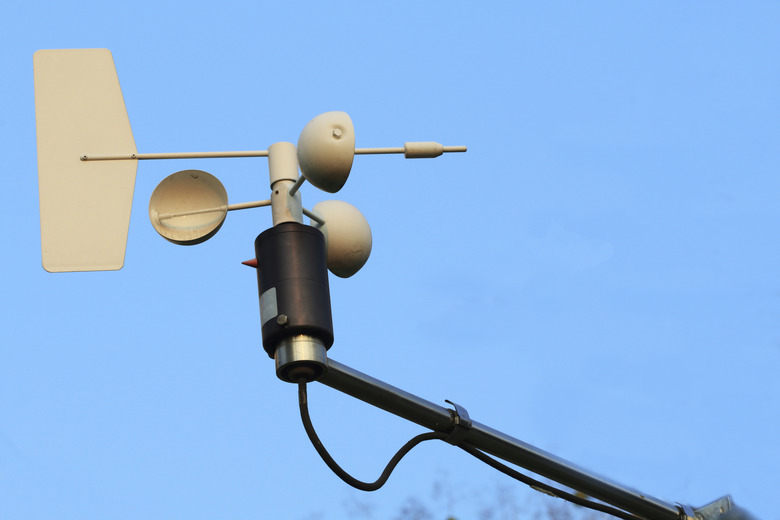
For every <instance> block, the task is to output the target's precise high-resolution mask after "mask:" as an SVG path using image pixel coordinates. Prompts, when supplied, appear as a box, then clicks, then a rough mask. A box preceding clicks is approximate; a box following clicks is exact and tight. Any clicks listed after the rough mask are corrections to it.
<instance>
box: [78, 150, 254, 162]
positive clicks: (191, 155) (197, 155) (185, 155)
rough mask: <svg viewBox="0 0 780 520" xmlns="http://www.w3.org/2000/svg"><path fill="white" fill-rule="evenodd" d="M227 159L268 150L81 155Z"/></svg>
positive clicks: (87, 157)
mask: <svg viewBox="0 0 780 520" xmlns="http://www.w3.org/2000/svg"><path fill="white" fill-rule="evenodd" d="M227 157H268V150H252V151H244V152H183V153H132V154H124V155H82V156H81V160H82V161H132V160H138V161H143V160H150V159H221V158H227Z"/></svg>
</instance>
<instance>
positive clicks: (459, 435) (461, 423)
mask: <svg viewBox="0 0 780 520" xmlns="http://www.w3.org/2000/svg"><path fill="white" fill-rule="evenodd" d="M444 401H445V402H447V403H450V404H451V405H452V406H454V407H455V409H454V410H450V409H449V408H448V410H449V412H450V415H451V416H452V424H453V427H452V431H451V432H449V434H448V435H447V438H446V439H444V441H445V442H448V443H450V444H452V445H453V446H458V445H459V444H460V443H461V442H463V440H464V439H465V438H466V436H467V435H468V433H469V430H470V429H471V418H469V413H468V412H467V411H466V409H465V408H463V407H462V406H460V405H459V404H456V403H453V402H452V401H450V400H449V399H445V400H444Z"/></svg>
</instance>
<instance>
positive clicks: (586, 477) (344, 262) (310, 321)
mask: <svg viewBox="0 0 780 520" xmlns="http://www.w3.org/2000/svg"><path fill="white" fill-rule="evenodd" d="M34 72H35V110H36V126H37V144H38V178H39V197H40V220H41V250H42V263H43V267H44V269H46V270H47V271H49V272H53V273H57V272H72V271H107V270H117V269H121V268H122V266H123V265H124V257H125V249H126V244H127V235H128V230H129V223H130V210H131V206H132V200H133V189H134V185H135V176H136V171H137V167H138V162H139V161H144V160H165V159H185V158H186V159H199V158H204V159H206V158H208V159H228V158H232V157H258V158H266V159H267V161H268V172H269V189H270V196H269V198H267V199H264V200H257V201H251V202H240V203H229V202H228V194H227V191H226V189H225V187H224V186H223V185H222V183H221V182H220V181H219V180H218V179H217V178H216V177H214V176H213V175H211V174H209V173H207V172H205V171H201V170H192V169H190V170H184V171H179V172H176V173H173V174H172V175H170V176H168V177H167V178H165V179H163V180H162V182H160V183H159V185H158V186H157V188H155V189H154V191H153V193H152V195H151V199H150V201H149V219H150V220H151V223H152V226H153V227H154V229H155V230H156V231H157V233H159V234H160V235H161V236H162V237H163V238H165V239H166V240H168V241H170V242H172V243H174V244H177V245H195V244H199V243H202V242H204V241H206V240H208V239H209V238H211V237H213V236H214V235H215V234H216V233H217V232H218V231H219V230H220V228H221V227H222V225H223V224H224V222H225V218H226V215H227V213H228V212H229V211H237V210H244V209H251V208H261V207H268V208H270V211H271V213H272V218H273V225H272V227H270V228H269V229H266V230H263V231H262V232H260V233H259V235H257V237H256V239H255V241H254V248H255V254H256V258H255V259H253V260H248V261H246V262H245V263H246V264H247V265H249V266H251V267H254V268H256V269H257V283H258V293H259V307H260V321H261V330H262V344H263V349H264V350H265V352H267V354H268V356H269V357H270V358H271V359H273V360H274V363H275V370H276V375H277V377H278V378H279V379H281V380H282V381H284V382H287V383H293V384H295V385H297V387H298V395H299V405H300V414H301V419H302V422H303V425H304V428H305V430H306V433H307V435H308V436H309V438H310V440H311V441H312V444H313V445H314V447H315V449H316V451H317V452H318V453H319V455H320V456H321V457H322V459H323V460H324V461H325V463H326V464H327V465H328V466H329V467H330V468H331V469H332V470H333V471H334V472H335V473H336V474H337V475H338V476H339V477H340V478H341V479H342V480H344V481H345V482H346V483H348V484H349V485H351V486H354V487H356V488H358V489H362V490H365V491H372V490H376V489H379V488H380V487H381V486H382V485H383V484H384V483H385V482H386V481H387V479H388V478H389V476H390V474H391V472H392V471H393V469H394V468H395V466H396V465H397V464H398V463H399V461H400V460H401V458H402V457H403V456H404V455H405V454H406V453H408V452H409V451H410V450H411V449H412V448H413V447H414V446H416V445H417V444H419V443H421V442H424V441H428V440H441V441H444V442H447V443H449V444H451V445H453V446H457V447H459V448H461V449H462V450H464V451H465V452H467V453H469V454H470V455H472V456H474V457H476V458H478V459H479V460H481V461H483V462H485V463H486V464H488V465H490V466H492V467H493V468H495V469H497V470H499V471H501V472H503V473H504V474H506V475H508V476H509V477H511V478H514V479H516V480H518V481H520V482H523V483H525V484H527V485H530V486H532V487H533V488H535V489H537V490H540V491H543V492H545V493H548V494H551V495H553V496H556V497H559V498H562V499H564V500H568V501H571V502H574V503H576V504H579V505H581V506H584V507H588V508H591V509H595V510H598V511H601V512H604V513H607V514H610V515H613V516H616V517H619V518H624V519H627V520H640V519H645V520H693V519H698V520H709V519H717V518H724V519H725V518H750V516H749V515H748V513H746V512H745V511H744V510H742V509H740V508H738V507H737V506H735V504H734V503H733V501H732V500H731V498H730V497H728V496H726V497H723V498H720V499H718V500H715V501H714V502H712V503H710V504H708V505H705V506H703V507H698V508H694V507H691V506H688V505H684V504H681V503H677V502H668V501H665V500H661V499H658V498H654V497H653V496H651V495H648V494H646V493H641V492H639V491H637V490H635V489H632V488H630V487H627V486H624V485H621V484H619V483H616V482H613V481H611V480H610V479H607V478H605V477H602V476H599V475H597V474H594V473H591V472H589V471H587V470H585V469H583V468H581V467H579V466H577V465H575V464H573V463H571V462H569V461H567V460H564V459H562V458H560V457H557V456H555V455H553V454H551V453H549V452H546V451H544V450H541V449H539V448H536V447H534V446H531V445H529V444H527V443H525V442H523V441H521V440H518V439H516V438H514V437H511V436H510V435H507V434H505V433H502V432H500V431H497V430H494V429H492V428H490V427H488V426H486V425H483V424H480V423H479V422H477V421H475V420H473V419H472V418H471V417H469V414H468V412H467V411H466V409H465V408H464V407H463V406H461V405H458V404H455V403H452V402H450V401H447V403H449V405H450V407H444V406H440V405H437V404H435V403H433V402H430V401H427V400H425V399H422V398H420V397H417V396H415V395H412V394H410V393H408V392H405V391H403V390H401V389H399V388H396V387H394V386H392V385H389V384H387V383H385V382H383V381H380V380H377V379H375V378H373V377H371V376H369V375H367V374H364V373H361V372H359V371H357V370H354V369H352V368H350V367H348V366H346V365H343V364H341V363H339V362H337V361H335V360H334V359H333V358H332V357H330V349H331V347H332V346H333V344H334V332H333V320H332V317H331V302H330V292H329V285H328V276H329V275H328V271H330V273H332V274H333V275H335V276H338V277H342V278H348V277H350V276H352V275H354V274H355V273H357V272H358V271H359V270H360V268H361V267H363V265H364V264H365V263H366V262H367V260H368V259H369V256H370V253H371V246H372V236H371V228H370V226H369V224H368V222H367V221H366V219H365V218H364V217H363V215H362V213H361V212H360V211H359V210H358V209H357V208H356V207H355V206H352V205H351V204H349V203H347V202H343V201H338V200H329V201H324V202H320V203H318V204H316V205H315V206H313V207H312V208H311V209H308V208H306V207H305V206H304V204H303V200H302V188H303V187H304V186H305V185H306V184H307V183H308V184H311V185H312V186H313V187H315V188H317V189H320V190H322V191H325V192H327V193H336V192H338V191H339V190H340V189H341V188H342V187H343V186H344V185H345V183H346V182H347V180H348V177H349V175H350V171H351V169H352V163H353V159H354V156H355V155H373V154H402V155H403V156H404V157H405V158H409V159H424V158H435V157H439V156H441V155H444V154H450V153H462V152H466V147H465V146H445V145H442V144H439V143H436V142H407V143H405V144H404V145H403V146H400V147H391V148H356V147H355V129H354V126H353V123H352V120H351V119H350V117H349V116H348V115H347V114H346V113H345V112H338V111H336V112H326V113H323V114H320V115H318V116H316V117H314V118H313V119H312V120H311V121H310V122H309V123H308V124H306V125H305V126H304V127H303V129H302V131H301V133H300V137H299V138H298V141H297V143H296V144H293V143H289V142H277V143H274V144H272V145H270V146H269V147H268V149H267V150H256V151H236V152H193V153H139V152H138V151H137V150H136V147H135V142H134V139H133V134H132V130H131V128H130V123H129V119H128V115H127V110H126V108H125V104H124V100H123V97H122V92H121V89H120V85H119V80H118V77H117V74H116V69H115V66H114V61H113V57H112V55H111V53H110V51H108V50H107V49H68V50H41V51H38V52H36V53H35V55H34ZM305 219H309V223H308V224H307V223H306V222H305ZM313 382H317V383H321V384H324V385H327V386H329V387H331V388H334V389H336V390H339V391H341V392H343V393H345V394H348V395H351V396H353V397H355V398H357V399H360V400H362V401H364V402H366V403H369V404H371V405H373V406H376V407H378V408H381V409H383V410H385V411H387V412H390V413H392V414H395V415H396V416H399V417H401V418H404V419H406V420H408V421H411V422H414V423H416V424H418V425H420V426H423V427H425V428H427V429H429V430H431V432H429V433H423V434H421V435H418V436H416V437H414V438H413V439H411V440H410V441H409V442H408V443H407V444H405V445H404V446H403V447H402V448H401V449H400V450H399V451H398V453H396V455H395V456H393V457H392V459H391V460H390V462H389V463H388V465H387V467H386V468H385V469H384V471H383V472H382V473H381V475H380V476H379V478H378V479H377V480H376V481H374V482H362V481H359V480H357V479H355V478H354V477H352V476H351V475H349V474H348V473H347V472H345V471H344V470H343V469H342V468H341V467H339V466H338V464H337V463H336V461H335V460H333V458H332V457H331V456H330V455H329V454H328V452H327V451H326V450H325V448H324V446H323V444H322V443H321V442H320V440H319V438H318V437H317V434H316V432H315V430H314V427H313V425H312V423H311V420H310V418H309V412H308V402H307V394H306V388H307V384H309V383H313ZM499 459H501V460H503V461H505V462H508V463H510V464H513V465H516V466H519V467H521V468H524V469H526V470H528V471H530V472H532V473H534V474H536V475H539V476H541V477H544V478H546V479H549V480H551V481H554V482H557V483H559V484H562V485H563V486H567V487H569V488H571V489H573V490H575V491H576V492H577V493H572V492H568V491H565V490H563V489H560V488H558V487H555V486H553V485H550V484H548V483H546V482H542V481H539V480H537V479H535V478H532V477H529V476H527V475H525V474H523V473H520V472H519V471H517V470H516V469H514V468H513V467H510V466H508V465H507V464H505V463H504V462H501V460H499ZM292 478H293V476H292V474H291V475H290V479H292ZM296 478H299V476H298V477H296Z"/></svg>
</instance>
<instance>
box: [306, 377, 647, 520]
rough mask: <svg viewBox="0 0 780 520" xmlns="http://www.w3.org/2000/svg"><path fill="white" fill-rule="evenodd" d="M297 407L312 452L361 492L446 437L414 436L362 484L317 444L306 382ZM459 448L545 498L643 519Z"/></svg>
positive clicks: (471, 449)
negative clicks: (421, 449) (420, 449)
mask: <svg viewBox="0 0 780 520" xmlns="http://www.w3.org/2000/svg"><path fill="white" fill-rule="evenodd" d="M298 404H299V406H300V410H301V421H302V422H303V428H304V429H305V430H306V434H307V435H308V436H309V440H310V441H311V443H312V444H313V445H314V449H315V450H317V453H319V455H320V457H322V460H323V461H324V462H325V464H327V466H328V467H329V468H330V469H331V470H332V471H333V472H334V473H335V474H336V475H337V476H338V477H339V478H340V479H341V480H343V481H344V482H346V483H347V484H349V485H350V486H352V487H354V488H357V489H360V490H361V491H376V490H377V489H379V488H381V487H382V486H384V484H385V482H387V479H388V478H390V474H391V473H392V472H393V470H394V469H395V467H396V466H397V465H398V463H399V462H400V461H401V459H402V458H403V457H404V456H405V455H406V454H407V453H409V452H410V451H411V450H412V448H414V447H415V446H417V445H418V444H420V443H421V442H424V441H429V440H434V439H439V440H446V439H447V438H448V437H449V435H448V434H446V433H437V432H431V433H423V434H420V435H417V436H416V437H414V438H412V439H411V440H410V441H409V442H407V443H406V444H404V445H403V446H402V447H401V449H400V450H398V452H397V453H396V454H395V455H393V457H392V458H391V459H390V462H388V463H387V466H386V467H385V469H384V471H383V472H382V474H381V475H380V476H379V478H378V479H377V480H376V481H374V482H363V481H361V480H358V479H356V478H355V477H353V476H352V475H350V474H349V473H347V472H346V471H344V470H343V469H342V468H341V466H339V465H338V463H336V461H335V460H333V457H331V456H330V453H328V451H327V450H326V449H325V446H323V445H322V441H320V438H319V437H318V436H317V432H315V431H314V426H313V425H312V423H311V417H310V416H309V405H308V398H307V394H306V382H305V381H299V382H298ZM458 447H459V448H460V449H462V450H463V451H465V452H466V453H468V454H469V455H472V456H473V457H476V458H477V459H479V460H481V461H482V462H484V463H485V464H487V465H489V466H491V467H492V468H494V469H497V470H498V471H500V472H501V473H504V474H505V475H507V476H509V477H512V478H513V479H515V480H518V481H520V482H522V483H523V484H526V485H528V486H530V487H531V488H532V489H534V490H536V491H540V492H542V493H547V494H548V495H552V496H554V497H557V498H561V499H563V500H567V501H569V502H572V503H574V504H577V505H579V506H582V507H587V508H588V509H593V510H596V511H600V512H602V513H606V514H608V515H612V516H615V517H617V518H622V519H623V520H645V519H644V518H642V517H639V516H635V515H632V514H631V513H627V512H626V511H623V510H621V509H617V508H615V507H611V506H608V505H606V504H602V503H600V502H594V501H593V500H588V499H587V498H582V497H578V496H577V495H573V494H571V493H568V492H566V491H563V490H561V489H558V488H555V487H553V486H551V485H549V484H545V483H544V482H540V481H538V480H536V479H533V478H531V477H529V476H527V475H524V474H522V473H520V472H519V471H517V470H514V469H512V468H510V467H509V466H507V465H505V464H503V463H501V462H499V461H497V460H496V459H494V458H493V457H491V456H489V455H488V454H486V453H484V452H483V451H481V450H478V449H477V448H474V447H473V446H469V445H467V444H465V445H463V444H461V445H458Z"/></svg>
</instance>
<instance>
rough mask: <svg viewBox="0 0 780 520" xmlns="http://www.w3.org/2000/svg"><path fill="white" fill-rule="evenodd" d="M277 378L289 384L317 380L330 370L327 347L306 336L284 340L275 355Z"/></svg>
mask: <svg viewBox="0 0 780 520" xmlns="http://www.w3.org/2000/svg"><path fill="white" fill-rule="evenodd" d="M274 360H275V361H276V377H278V378H279V379H281V380H282V381H286V382H288V383H297V382H298V381H301V380H303V381H306V382H307V383H308V382H311V381H315V380H317V379H318V378H319V377H320V376H321V375H322V374H323V373H325V370H327V368H328V356H327V354H326V353H325V345H324V344H323V342H322V341H320V340H318V339H317V338H315V337H312V336H307V335H304V334H301V335H298V336H292V337H289V338H284V339H283V340H281V341H280V342H279V345H278V346H277V347H276V352H275V353H274Z"/></svg>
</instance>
